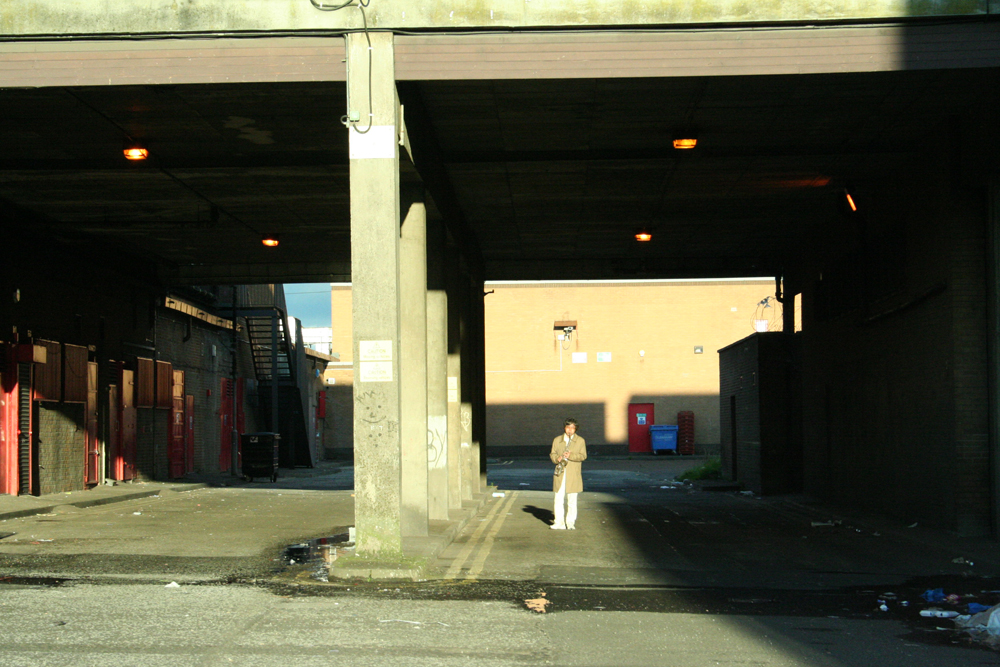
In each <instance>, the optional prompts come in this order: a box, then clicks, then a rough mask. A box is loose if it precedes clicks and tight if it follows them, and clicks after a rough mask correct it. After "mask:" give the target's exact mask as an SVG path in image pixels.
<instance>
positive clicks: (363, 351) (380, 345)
mask: <svg viewBox="0 0 1000 667" xmlns="http://www.w3.org/2000/svg"><path fill="white" fill-rule="evenodd" d="M358 353H359V355H358V356H359V361H360V365H361V381H362V382H392V341H391V340H362V341H358Z"/></svg>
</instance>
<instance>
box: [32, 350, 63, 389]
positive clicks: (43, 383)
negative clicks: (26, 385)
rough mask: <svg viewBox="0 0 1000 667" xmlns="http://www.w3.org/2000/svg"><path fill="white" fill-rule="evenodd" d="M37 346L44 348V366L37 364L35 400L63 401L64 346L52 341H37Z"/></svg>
mask: <svg viewBox="0 0 1000 667" xmlns="http://www.w3.org/2000/svg"><path fill="white" fill-rule="evenodd" d="M35 345H36V346H40V347H44V348H45V350H46V360H45V363H44V364H35V400H36V401H61V400H62V367H63V365H62V346H61V345H60V344H59V343H56V342H55V341H51V340H36V341H35Z"/></svg>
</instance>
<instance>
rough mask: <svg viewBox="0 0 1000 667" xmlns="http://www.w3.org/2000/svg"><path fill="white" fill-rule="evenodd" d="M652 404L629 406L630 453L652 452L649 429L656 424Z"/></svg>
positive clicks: (633, 404) (630, 404) (631, 404)
mask: <svg viewBox="0 0 1000 667" xmlns="http://www.w3.org/2000/svg"><path fill="white" fill-rule="evenodd" d="M655 423H656V422H655V421H654V420H653V404H652V403H629V404H628V451H629V452H651V451H653V445H652V443H651V442H650V440H649V427H650V426H652V425H653V424H655Z"/></svg>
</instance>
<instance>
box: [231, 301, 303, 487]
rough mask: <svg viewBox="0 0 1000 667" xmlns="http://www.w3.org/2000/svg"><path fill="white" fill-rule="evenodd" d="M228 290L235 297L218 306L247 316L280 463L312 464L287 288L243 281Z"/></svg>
mask: <svg viewBox="0 0 1000 667" xmlns="http://www.w3.org/2000/svg"><path fill="white" fill-rule="evenodd" d="M231 294H232V299H233V301H232V302H230V303H228V304H224V305H221V308H220V310H226V309H229V310H230V311H231V312H233V313H234V314H235V315H236V316H237V317H239V318H242V319H243V320H244V322H245V325H246V332H247V339H248V341H249V343H250V350H251V354H252V356H253V366H254V373H255V375H256V376H257V383H258V392H257V397H258V401H259V408H260V414H261V416H262V417H263V419H262V421H261V423H262V424H267V425H268V429H269V430H270V431H272V432H275V433H279V434H281V444H280V446H279V450H278V451H279V465H281V466H282V467H285V468H294V467H300V466H308V467H310V468H311V467H312V466H313V460H312V450H311V448H310V447H309V436H308V432H307V423H306V416H305V411H304V409H303V405H304V399H306V398H307V394H304V393H303V391H304V389H303V388H302V387H300V386H299V382H304V381H305V380H306V378H299V377H297V374H296V367H297V366H298V361H299V360H298V355H301V354H303V352H302V349H301V348H302V345H301V344H299V345H297V344H296V339H295V332H294V331H290V330H289V327H290V323H289V320H288V317H287V313H286V309H285V291H284V289H283V287H282V286H281V285H241V286H237V287H235V288H234V290H233V291H232V293H231ZM294 324H297V322H296V323H294Z"/></svg>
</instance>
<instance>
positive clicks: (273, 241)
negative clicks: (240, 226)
mask: <svg viewBox="0 0 1000 667" xmlns="http://www.w3.org/2000/svg"><path fill="white" fill-rule="evenodd" d="M260 242H261V243H263V244H264V245H266V246H267V247H268V248H277V247H278V244H279V243H280V241H279V240H278V235H277V234H265V235H264V238H262V239H261V240H260Z"/></svg>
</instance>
